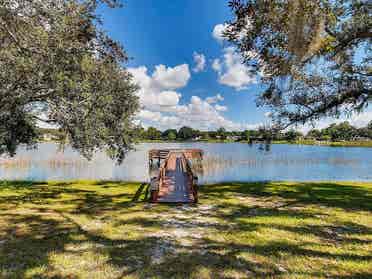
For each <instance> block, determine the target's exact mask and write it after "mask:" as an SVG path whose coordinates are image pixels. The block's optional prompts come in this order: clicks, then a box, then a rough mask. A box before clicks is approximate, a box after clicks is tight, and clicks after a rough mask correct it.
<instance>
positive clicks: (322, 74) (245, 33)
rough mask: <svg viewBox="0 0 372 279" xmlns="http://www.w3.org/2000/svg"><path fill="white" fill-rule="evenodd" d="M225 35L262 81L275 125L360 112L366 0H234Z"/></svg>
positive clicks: (367, 98)
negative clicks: (232, 15) (230, 19)
mask: <svg viewBox="0 0 372 279" xmlns="http://www.w3.org/2000/svg"><path fill="white" fill-rule="evenodd" d="M229 6H230V7H231V9H232V11H233V13H234V19H233V20H232V21H231V22H229V24H228V25H227V27H226V29H225V32H224V36H225V37H226V38H227V39H228V40H229V41H230V42H231V43H232V44H234V45H235V46H236V49H237V51H238V52H239V53H240V54H241V55H242V57H243V60H244V62H245V63H246V64H247V65H249V66H250V67H251V69H252V72H254V73H259V74H260V76H261V79H262V81H263V82H264V83H265V85H266V88H265V90H264V91H263V92H262V93H261V94H260V96H259V98H258V105H266V106H269V107H270V108H271V109H272V111H273V114H272V117H273V120H274V122H275V124H277V126H278V127H282V128H283V127H287V126H289V125H291V124H295V123H300V124H303V123H305V122H313V121H315V120H318V119H320V118H322V117H329V116H331V117H338V116H340V115H341V114H345V113H351V112H355V111H357V112H360V111H362V110H363V109H364V108H365V107H366V106H367V105H368V103H369V102H371V100H372V92H371V72H372V71H371V69H372V67H371V61H372V57H371V53H372V52H371V38H372V31H371V26H372V17H371V9H372V7H371V4H370V2H369V1H368V0H357V1H354V0H336V1H331V0H314V1H308V0H287V1H281V0H267V1H264V0H232V1H230V3H229Z"/></svg>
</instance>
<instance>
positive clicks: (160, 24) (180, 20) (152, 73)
mask: <svg viewBox="0 0 372 279" xmlns="http://www.w3.org/2000/svg"><path fill="white" fill-rule="evenodd" d="M227 2H228V1H226V0H203V1H200V0H188V1H169V0H157V1H148V0H126V1H125V2H124V3H125V5H124V8H122V9H114V10H112V9H109V8H101V9H100V10H99V13H100V14H102V18H103V20H104V29H105V30H106V31H107V32H108V33H109V34H110V35H111V36H112V37H113V38H114V39H116V40H118V41H120V42H121V43H122V44H123V45H124V48H125V49H126V50H127V52H128V54H129V56H130V57H131V58H132V59H131V61H130V62H129V64H128V65H127V66H128V68H129V70H130V71H131V72H132V74H133V76H134V78H135V80H136V82H137V83H138V84H139V85H140V86H141V90H140V92H139V93H138V94H139V97H140V100H141V106H142V110H141V112H140V113H139V114H138V116H137V117H138V119H139V120H140V121H141V123H142V124H143V126H145V127H148V126H155V127H157V128H159V129H161V130H164V129H166V128H179V127H181V126H184V125H186V126H191V127H193V128H195V129H201V130H211V129H217V128H219V127H225V128H226V129H228V130H241V129H247V128H255V127H257V126H259V125H261V124H263V123H267V122H268V121H269V119H268V118H267V115H268V111H267V110H265V109H264V108H257V107H256V104H255V99H256V96H257V94H258V93H259V92H260V90H261V89H262V88H261V86H260V82H259V77H258V76H254V75H251V74H250V73H249V69H248V68H247V67H246V66H245V65H243V64H242V63H241V59H240V57H239V56H238V55H237V54H236V53H235V52H234V49H233V48H232V47H231V46H229V45H228V44H227V43H226V42H224V41H223V39H222V37H221V31H222V30H223V24H224V22H226V21H227V20H229V19H231V16H232V15H231V13H230V10H229V8H228V7H227ZM370 119H372V111H371V110H369V111H367V112H365V113H364V114H362V115H358V116H354V117H353V118H352V119H350V121H351V122H352V123H353V124H355V125H364V124H366V123H367V122H368V120H370ZM339 121H340V120H339ZM330 122H332V121H330V120H326V121H322V122H321V123H319V124H318V126H319V127H324V126H326V125H327V124H328V123H330Z"/></svg>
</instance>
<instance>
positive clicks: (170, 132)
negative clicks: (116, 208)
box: [137, 121, 372, 141]
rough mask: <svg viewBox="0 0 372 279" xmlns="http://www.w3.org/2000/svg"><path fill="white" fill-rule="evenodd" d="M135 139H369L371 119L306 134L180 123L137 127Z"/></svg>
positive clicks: (342, 123) (371, 130) (315, 130)
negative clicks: (202, 128) (201, 127)
mask: <svg viewBox="0 0 372 279" xmlns="http://www.w3.org/2000/svg"><path fill="white" fill-rule="evenodd" d="M137 134H138V138H139V139H141V140H166V141H175V140H178V141H187V140H197V141H208V140H230V141H250V140H252V139H253V140H270V141H271V140H274V141H278V140H281V141H296V140H299V139H309V140H319V141H354V140H372V121H371V122H370V123H369V124H368V125H367V126H366V127H362V128H357V127H354V126H353V125H351V124H350V123H349V122H347V121H345V122H341V123H339V124H336V123H333V124H331V125H329V126H328V127H327V128H324V129H312V130H310V131H309V132H308V133H307V134H303V133H302V132H300V131H297V130H294V129H291V130H286V131H280V132H276V131H272V130H270V129H269V128H265V127H260V128H258V129H255V130H253V129H252V130H244V131H227V130H226V129H225V128H223V127H221V128H219V129H218V130H216V131H200V130H196V129H192V128H191V127H187V126H184V127H182V128H180V129H179V130H177V129H167V130H165V131H160V130H158V129H157V128H155V127H148V128H147V129H145V128H139V130H138V131H137Z"/></svg>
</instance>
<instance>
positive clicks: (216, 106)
mask: <svg viewBox="0 0 372 279" xmlns="http://www.w3.org/2000/svg"><path fill="white" fill-rule="evenodd" d="M214 108H215V109H216V110H217V111H227V107H226V106H221V105H219V104H217V105H215V106H214Z"/></svg>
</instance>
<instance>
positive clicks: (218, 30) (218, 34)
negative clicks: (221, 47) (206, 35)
mask: <svg viewBox="0 0 372 279" xmlns="http://www.w3.org/2000/svg"><path fill="white" fill-rule="evenodd" d="M226 27H227V24H226V23H224V24H217V25H216V26H215V27H214V28H213V33H212V34H213V38H215V39H216V40H217V41H219V42H223V41H224V40H225V38H224V37H223V32H224V31H225V29H226Z"/></svg>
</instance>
